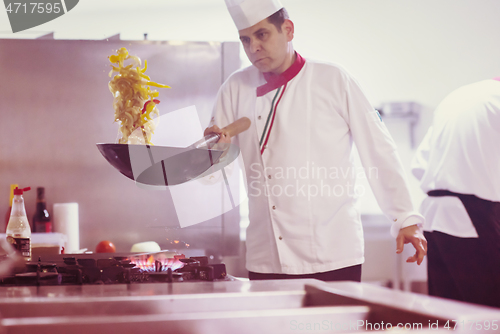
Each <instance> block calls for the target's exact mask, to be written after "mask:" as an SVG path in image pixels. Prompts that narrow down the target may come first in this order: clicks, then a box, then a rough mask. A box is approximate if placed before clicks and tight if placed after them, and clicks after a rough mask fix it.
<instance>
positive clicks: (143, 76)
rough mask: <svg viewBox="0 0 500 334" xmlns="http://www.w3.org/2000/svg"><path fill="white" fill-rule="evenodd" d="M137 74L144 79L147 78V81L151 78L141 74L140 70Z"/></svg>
mask: <svg viewBox="0 0 500 334" xmlns="http://www.w3.org/2000/svg"><path fill="white" fill-rule="evenodd" d="M139 75H140V76H141V77H142V78H144V79H146V80H148V81H151V78H150V77H148V76H147V75H146V74H142V72H140V73H139Z"/></svg>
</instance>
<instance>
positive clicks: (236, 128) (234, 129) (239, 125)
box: [222, 117, 252, 137]
mask: <svg viewBox="0 0 500 334" xmlns="http://www.w3.org/2000/svg"><path fill="white" fill-rule="evenodd" d="M250 124H252V122H251V121H250V119H249V118H248V117H242V118H240V119H238V120H236V121H234V122H233V123H231V124H229V125H228V126H226V127H225V128H223V129H222V131H226V132H227V133H228V134H229V136H230V137H234V136H236V135H237V134H240V133H242V132H243V131H246V130H248V128H249V127H250Z"/></svg>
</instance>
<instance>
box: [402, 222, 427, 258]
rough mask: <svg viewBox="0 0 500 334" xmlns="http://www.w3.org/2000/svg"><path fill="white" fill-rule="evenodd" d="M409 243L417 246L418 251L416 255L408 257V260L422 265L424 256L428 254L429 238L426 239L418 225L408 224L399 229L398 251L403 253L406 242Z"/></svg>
mask: <svg viewBox="0 0 500 334" xmlns="http://www.w3.org/2000/svg"><path fill="white" fill-rule="evenodd" d="M409 243H411V244H412V245H413V247H415V250H416V252H415V255H413V256H410V257H409V258H408V259H406V262H417V264H418V265H420V263H422V261H423V260H424V256H425V255H427V240H425V237H424V234H423V233H422V230H421V228H420V227H419V226H418V225H411V226H407V227H405V228H402V229H400V230H399V234H398V236H397V238H396V246H397V249H396V253H397V254H401V253H402V252H403V247H404V244H409Z"/></svg>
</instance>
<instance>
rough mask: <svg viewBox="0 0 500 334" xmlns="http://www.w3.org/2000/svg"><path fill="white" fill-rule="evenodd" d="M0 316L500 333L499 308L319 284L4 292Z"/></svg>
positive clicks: (51, 327)
mask: <svg viewBox="0 0 500 334" xmlns="http://www.w3.org/2000/svg"><path fill="white" fill-rule="evenodd" d="M0 313H1V315H2V321H1V325H2V327H1V329H2V330H3V332H2V331H0V333H6V334H8V333H25V332H28V331H31V330H33V331H34V332H36V333H52V334H54V333H72V334H77V333H93V332H94V333H218V334H219V333H252V334H253V333H322V332H324V333H329V332H331V333H348V332H356V333H359V332H364V331H366V330H372V331H378V330H382V329H390V328H389V327H388V325H389V324H390V325H391V327H394V328H393V329H392V330H393V331H394V330H395V329H398V328H396V327H397V326H398V324H399V325H400V326H399V329H401V330H405V326H406V330H408V329H409V327H411V329H420V330H422V332H424V331H425V330H428V331H429V332H432V333H439V332H444V331H446V332H449V331H448V330H446V329H445V328H443V326H444V325H445V324H446V321H448V320H450V322H449V324H450V326H451V327H452V328H453V326H454V325H455V322H453V321H452V320H456V321H458V322H459V323H460V322H461V321H464V326H461V327H463V328H458V331H457V332H459V333H479V332H480V333H488V331H486V332H485V330H484V327H485V325H486V322H485V321H489V322H490V330H489V333H498V332H500V330H497V331H494V330H493V329H491V327H492V326H491V324H492V323H493V321H494V320H496V324H497V325H498V326H500V324H499V322H500V309H493V308H487V307H480V306H475V305H472V304H466V303H458V302H452V301H447V300H443V299H438V298H432V297H428V296H424V295H417V294H411V293H405V292H401V291H394V290H390V289H386V288H381V287H377V286H372V285H368V284H364V283H354V282H332V283H325V282H321V281H317V280H274V281H223V282H183V283H155V284H118V285H82V286H45V287H44V286H40V287H1V288H0ZM471 321H474V323H472V324H473V326H472V327H474V328H472V329H470V328H469V326H470V325H471ZM476 323H481V324H482V327H483V328H482V330H481V331H477V330H476V327H477V324H476ZM435 324H437V325H436V326H434V325H435ZM434 327H436V328H434ZM438 327H439V329H438ZM459 327H460V326H459Z"/></svg>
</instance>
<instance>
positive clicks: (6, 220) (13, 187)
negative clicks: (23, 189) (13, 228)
mask: <svg viewBox="0 0 500 334" xmlns="http://www.w3.org/2000/svg"><path fill="white" fill-rule="evenodd" d="M17 187H18V185H17V184H11V185H10V193H9V209H8V210H7V212H6V213H5V230H7V224H8V223H9V219H10V210H12V200H13V199H14V189H16V188H17ZM5 230H4V231H5Z"/></svg>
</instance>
